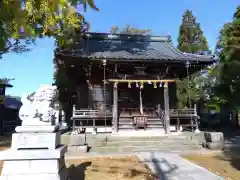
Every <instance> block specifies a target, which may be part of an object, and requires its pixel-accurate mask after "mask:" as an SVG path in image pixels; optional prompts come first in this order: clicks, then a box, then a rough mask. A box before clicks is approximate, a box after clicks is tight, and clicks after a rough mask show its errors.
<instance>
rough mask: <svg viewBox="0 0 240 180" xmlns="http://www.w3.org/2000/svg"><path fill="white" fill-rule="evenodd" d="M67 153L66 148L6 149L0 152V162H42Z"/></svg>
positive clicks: (58, 157)
mask: <svg viewBox="0 0 240 180" xmlns="http://www.w3.org/2000/svg"><path fill="white" fill-rule="evenodd" d="M66 151H67V147H66V146H60V147H58V148H56V149H24V150H17V151H16V150H12V149H8V150H5V151H1V152H0V160H34V159H35V160H37V159H38V160H44V159H60V158H61V157H63V156H64V154H65V153H66Z"/></svg>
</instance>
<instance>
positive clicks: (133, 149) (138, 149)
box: [90, 146, 202, 153]
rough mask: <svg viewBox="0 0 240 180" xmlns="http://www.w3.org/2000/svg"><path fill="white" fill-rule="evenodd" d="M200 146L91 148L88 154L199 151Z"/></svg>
mask: <svg viewBox="0 0 240 180" xmlns="http://www.w3.org/2000/svg"><path fill="white" fill-rule="evenodd" d="M201 149H202V148H201V147H200V146H192V147H153V146H152V147H133V146H128V147H112V148H97V147H92V148H91V150H90V152H99V153H104V152H107V153H111V152H151V151H161V152H183V151H190V150H201Z"/></svg>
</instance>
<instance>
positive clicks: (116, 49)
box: [57, 33, 214, 62]
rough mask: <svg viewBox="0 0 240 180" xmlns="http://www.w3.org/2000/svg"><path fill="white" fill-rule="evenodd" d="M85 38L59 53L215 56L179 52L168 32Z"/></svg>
mask: <svg viewBox="0 0 240 180" xmlns="http://www.w3.org/2000/svg"><path fill="white" fill-rule="evenodd" d="M84 39H85V40H84V41H80V42H79V43H78V44H77V46H76V47H75V48H74V49H73V50H71V52H69V51H68V53H67V52H64V51H57V54H58V53H60V52H61V53H60V54H65V55H71V56H76V57H82V58H90V59H104V58H106V59H111V60H116V59H117V60H167V61H170V60H172V61H173V60H175V61H199V62H200V61H201V62H213V61H214V59H213V56H209V55H196V54H189V53H183V52H180V51H179V50H178V49H177V48H175V47H174V46H173V44H172V42H171V38H170V37H169V36H142V35H129V34H108V33H87V34H86V35H85V38H84Z"/></svg>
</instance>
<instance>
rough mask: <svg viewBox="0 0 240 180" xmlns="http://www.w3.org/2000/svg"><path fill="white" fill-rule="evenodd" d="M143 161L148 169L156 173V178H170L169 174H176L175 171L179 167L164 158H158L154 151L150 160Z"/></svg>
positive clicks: (162, 179) (165, 179)
mask: <svg viewBox="0 0 240 180" xmlns="http://www.w3.org/2000/svg"><path fill="white" fill-rule="evenodd" d="M159 159H160V160H159ZM142 163H144V164H145V167H146V168H147V169H149V170H150V171H151V172H153V173H154V175H155V177H154V180H155V179H161V180H168V179H169V176H174V173H175V172H176V171H177V170H178V169H179V167H178V166H177V165H175V164H172V163H169V162H168V161H167V160H166V159H164V158H156V157H155V156H154V153H151V157H150V160H148V161H147V160H143V161H142Z"/></svg>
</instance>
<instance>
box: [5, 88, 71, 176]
mask: <svg viewBox="0 0 240 180" xmlns="http://www.w3.org/2000/svg"><path fill="white" fill-rule="evenodd" d="M56 91H57V89H56V86H49V85H42V86H40V88H39V89H38V90H37V91H36V93H35V94H32V95H30V96H26V95H25V96H23V97H22V103H23V106H22V107H21V109H20V111H19V117H20V119H21V120H22V125H21V126H18V127H16V129H15V130H16V133H14V134H13V135H12V145H11V148H10V149H8V150H5V151H2V152H0V159H2V160H3V161H4V164H3V169H2V175H1V176H0V180H3V179H4V180H33V179H34V180H66V179H69V177H68V173H67V170H66V167H65V163H64V154H65V152H66V150H67V148H66V146H63V145H60V135H61V133H60V131H58V129H59V125H58V124H55V122H56V121H55V118H56V113H57V112H56V110H54V109H53V99H54V97H55V96H56Z"/></svg>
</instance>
